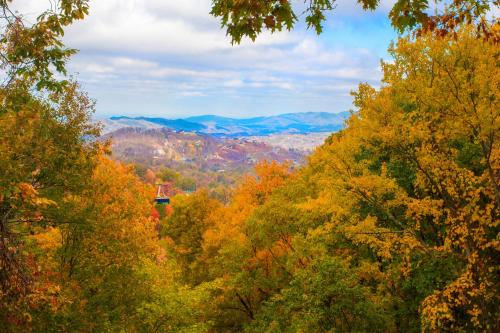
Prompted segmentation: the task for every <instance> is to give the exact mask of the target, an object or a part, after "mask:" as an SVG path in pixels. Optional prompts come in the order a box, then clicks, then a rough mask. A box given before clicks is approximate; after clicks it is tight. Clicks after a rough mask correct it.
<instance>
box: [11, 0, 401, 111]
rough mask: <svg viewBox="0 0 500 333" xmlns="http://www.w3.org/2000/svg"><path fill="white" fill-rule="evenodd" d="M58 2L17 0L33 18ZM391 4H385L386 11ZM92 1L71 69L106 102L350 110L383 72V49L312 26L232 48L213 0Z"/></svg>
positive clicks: (347, 10)
mask: <svg viewBox="0 0 500 333" xmlns="http://www.w3.org/2000/svg"><path fill="white" fill-rule="evenodd" d="M296 2H297V4H301V3H303V2H302V1H301V0H296ZM49 3H50V2H49V0H16V1H14V4H15V6H16V8H18V9H19V11H20V12H25V13H29V15H28V16H29V17H36V14H38V13H40V11H41V10H43V8H47V6H48V4H49ZM391 3H392V1H389V0H387V1H382V11H386V10H387V8H389V7H390V6H391ZM90 5H91V11H90V15H89V16H88V17H87V18H86V19H85V20H84V21H81V22H77V23H76V24H74V25H73V26H71V27H70V28H68V29H67V33H66V36H65V42H66V44H67V45H68V46H70V47H75V48H78V49H79V50H80V51H81V52H80V53H79V55H78V56H76V57H75V58H74V60H72V62H71V65H70V69H71V70H72V71H74V72H77V73H79V79H80V80H81V81H82V82H83V83H84V85H85V88H86V89H88V90H89V91H90V92H91V94H92V93H93V94H95V95H96V97H97V98H98V99H99V101H100V102H101V103H100V104H98V108H100V107H101V106H100V105H104V106H103V108H104V107H105V108H110V106H112V107H113V108H114V109H115V108H116V109H117V108H118V106H120V105H123V107H124V108H131V107H132V106H131V105H138V106H139V105H140V106H141V107H143V106H142V105H143V104H144V103H145V102H144V101H141V99H148V102H150V103H157V105H156V108H157V109H159V108H160V103H164V104H167V103H170V102H171V101H172V98H174V99H175V98H179V99H186V100H189V99H190V98H198V97H203V98H204V99H205V100H206V99H207V98H210V97H212V98H213V100H212V102H213V105H214V106H213V107H212V109H210V106H209V105H207V109H206V110H205V109H200V111H199V112H201V113H206V112H210V111H207V110H214V109H217V110H219V109H218V107H219V106H221V105H222V107H223V108H222V109H221V110H220V112H222V113H223V112H225V111H224V108H225V109H226V110H227V109H229V108H238V107H240V105H239V104H238V103H236V104H234V102H231V101H228V100H230V99H232V98H235V99H238V98H242V97H241V96H252V98H254V100H253V101H252V102H254V103H260V104H269V105H270V106H269V108H271V107H272V105H284V106H283V108H284V107H290V104H289V103H288V104H287V103H286V102H284V99H288V101H295V102H294V103H296V107H297V110H299V111H300V110H301V109H299V108H309V107H315V108H316V109H318V110H320V108H324V107H330V105H332V104H333V103H337V104H338V105H337V106H335V110H336V111H341V110H342V109H345V106H346V105H349V103H350V97H346V96H347V95H348V93H349V91H350V90H352V88H353V87H355V86H356V83H357V82H359V81H369V82H375V81H377V80H378V79H379V77H380V70H379V68H378V63H379V57H380V56H379V55H377V54H376V53H375V52H373V50H371V49H367V48H362V47H359V46H357V47H352V46H351V47H346V46H344V45H342V44H340V43H339V44H338V45H337V44H335V43H333V44H330V43H327V42H326V41H325V39H324V38H318V37H316V36H315V35H314V34H313V33H310V32H306V31H305V30H304V29H302V27H299V28H298V29H297V30H296V31H294V32H283V33H279V34H274V35H271V34H269V33H264V34H263V35H261V36H259V38H258V39H257V41H256V42H255V43H252V42H250V41H248V40H245V41H244V42H243V43H242V44H241V45H239V46H231V44H230V40H229V39H228V37H227V36H226V34H225V32H224V31H223V30H221V29H220V23H219V21H218V19H216V18H214V17H212V16H210V15H209V11H210V6H211V0H91V2H90ZM361 12H362V10H361V9H360V6H359V5H358V4H354V2H352V1H347V0H339V2H338V7H337V9H336V10H335V12H334V14H333V20H336V18H339V17H341V16H342V15H344V16H346V17H349V16H353V15H359V14H360V13H361ZM302 19H303V18H302ZM335 22H336V21H335ZM341 28H342V27H341ZM341 28H338V27H337V28H336V29H341ZM350 29H352V28H350ZM336 33H338V32H336ZM341 37H342V36H341ZM325 92H327V93H326V94H325ZM117 96H119V98H118V97H117ZM123 96H127V98H123ZM132 96H133V98H132ZM301 98H302V100H303V101H307V103H306V102H302V101H300V100H299V99H301ZM336 98H341V99H336ZM224 103H226V104H224ZM249 103H250V102H249ZM115 104H116V106H115ZM189 107H191V106H189ZM196 107H197V106H196ZM241 107H243V106H241ZM278 111H279V110H277V111H276V112H278ZM302 111H307V110H302ZM103 112H107V111H106V110H104V111H103ZM122 112H123V113H126V111H122ZM273 112H274V111H273ZM144 113H146V114H147V113H148V111H147V110H144Z"/></svg>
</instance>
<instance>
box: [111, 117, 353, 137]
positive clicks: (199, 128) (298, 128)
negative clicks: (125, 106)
mask: <svg viewBox="0 0 500 333" xmlns="http://www.w3.org/2000/svg"><path fill="white" fill-rule="evenodd" d="M349 115H350V113H349V112H340V113H328V112H303V113H288V114H281V115H278V116H269V117H254V118H245V119H238V118H228V117H220V116H215V115H203V116H195V117H188V118H184V119H166V118H149V117H135V118H131V117H111V118H110V119H109V120H107V121H106V122H105V123H104V124H105V126H109V127H110V128H116V127H133V126H134V124H136V125H137V127H144V126H148V127H149V126H155V127H166V128H169V129H172V130H175V131H185V132H196V133H205V134H211V135H217V136H254V135H269V134H277V133H301V134H304V133H314V132H336V131H339V130H341V129H342V128H343V127H344V122H345V120H346V119H347V118H348V117H349ZM148 124H149V125H148Z"/></svg>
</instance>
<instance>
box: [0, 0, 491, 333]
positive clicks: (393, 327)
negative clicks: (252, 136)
mask: <svg viewBox="0 0 500 333" xmlns="http://www.w3.org/2000/svg"><path fill="white" fill-rule="evenodd" d="M9 3H10V1H6V0H1V1H0V6H1V7H2V9H3V11H2V14H0V16H1V19H2V22H3V29H4V30H3V32H2V39H1V44H0V54H1V61H2V68H3V71H4V72H5V75H4V76H5V81H4V83H3V84H2V85H1V87H0V99H1V101H2V103H1V105H0V219H1V220H0V237H1V238H0V331H1V332H241V331H245V332H418V331H423V332H440V331H446V332H448V331H449V332H495V331H497V332H498V331H500V326H499V325H500V324H499V323H500V318H499V317H500V309H499V295H500V293H499V286H500V281H499V264H500V263H499V260H500V257H499V253H498V250H499V247H500V243H499V207H500V185H499V177H500V145H499V138H498V135H499V133H500V132H499V126H500V119H499V110H500V105H499V100H498V99H497V98H498V96H499V87H500V82H499V80H500V71H499V61H500V59H499V51H500V49H499V46H498V33H499V28H498V22H496V21H494V22H490V21H488V20H487V14H488V8H489V6H498V3H497V2H494V3H492V2H489V1H466V0H456V1H454V2H452V3H451V5H450V7H448V8H447V10H446V11H445V12H444V14H443V15H441V16H439V15H437V16H432V17H429V16H426V15H424V14H423V10H424V9H425V6H424V5H425V4H426V3H427V2H426V1H422V0H420V1H398V2H397V3H396V5H395V9H394V10H393V12H391V18H392V20H393V23H394V25H395V27H396V28H397V29H400V30H401V32H402V33H403V32H404V31H407V32H406V33H404V34H403V35H402V36H401V37H400V38H399V40H398V41H397V42H395V44H394V45H392V46H390V53H391V54H392V57H393V61H392V62H389V63H384V64H383V81H382V84H381V87H380V88H379V89H374V88H373V87H371V86H369V85H367V84H360V86H359V88H358V90H357V91H356V92H354V93H353V94H354V101H355V102H354V109H353V111H352V115H351V117H350V119H349V120H348V122H347V124H346V128H345V129H344V130H342V131H340V132H338V133H335V134H332V135H331V136H330V137H329V138H328V139H327V140H326V142H325V143H324V144H323V145H322V146H321V147H319V148H318V149H317V150H316V151H315V152H314V153H313V154H312V156H311V157H310V158H309V160H308V162H307V164H306V165H305V166H304V167H302V168H300V169H298V170H291V169H290V166H289V165H287V164H284V165H280V164H277V163H274V162H262V163H261V164H259V165H258V167H257V168H256V170H255V174H254V175H249V176H247V177H246V178H245V179H244V180H242V181H240V182H239V184H238V185H237V186H235V187H234V188H232V189H231V195H230V197H229V198H228V199H227V200H220V199H218V198H217V196H213V195H212V194H211V193H209V192H207V191H205V190H203V189H198V191H197V192H196V193H194V194H192V195H178V196H175V197H174V198H172V204H171V205H170V206H167V207H168V208H167V207H165V206H157V207H155V206H154V201H153V198H154V195H155V189H154V187H153V186H152V185H151V184H148V183H147V182H144V181H142V180H141V178H140V177H138V176H137V173H136V169H135V168H134V166H131V165H130V166H129V165H125V164H121V163H117V162H115V161H112V160H111V159H110V158H109V156H108V153H109V146H108V145H106V144H102V143H100V142H99V141H98V140H97V138H98V136H99V128H98V127H96V126H95V125H93V124H92V122H91V117H92V113H93V110H94V102H93V101H92V100H91V99H90V98H89V97H88V96H87V95H86V94H85V93H84V92H82V91H81V89H80V87H79V85H78V83H77V82H74V81H73V80H71V79H67V80H61V79H60V77H61V74H65V63H66V61H67V60H68V58H69V57H70V56H71V55H72V54H73V53H74V50H71V49H68V48H66V47H65V46H64V45H63V44H62V43H61V37H62V35H63V32H64V28H65V27H66V26H68V25H69V24H71V23H72V22H73V21H74V20H79V19H83V18H84V16H85V15H87V14H88V10H89V8H88V3H87V1H84V0H60V1H59V7H57V8H58V10H54V9H52V10H51V11H48V12H46V13H45V14H44V15H43V16H41V17H40V18H39V19H38V21H37V23H35V24H34V25H27V24H26V23H25V22H24V21H23V19H22V17H20V16H19V14H16V13H12V12H11V11H10V10H9ZM310 3H311V7H310V10H311V12H310V14H311V15H310V16H308V17H307V20H308V24H309V25H311V26H312V27H313V28H316V29H317V30H318V32H320V31H321V29H320V28H321V22H322V19H323V18H324V17H323V12H324V10H327V9H329V6H331V5H332V3H331V2H330V1H319V0H312V1H310ZM361 3H362V5H363V6H365V7H366V8H367V9H370V8H374V7H376V6H377V4H378V2H377V1H361ZM252 4H253V5H252ZM263 4H265V5H263ZM405 6H406V7H405ZM212 14H213V15H216V16H218V17H221V21H222V24H223V26H224V27H226V28H227V29H228V33H229V35H230V36H231V37H232V38H233V42H239V40H240V39H241V38H242V37H245V36H248V37H251V38H256V37H257V35H258V33H259V32H261V30H263V29H270V30H273V31H274V30H276V31H278V30H281V29H286V28H292V26H293V23H294V22H295V20H296V17H295V14H294V12H293V10H292V7H291V5H290V3H289V2H288V1H257V0H253V1H242V2H233V1H227V0H225V1H220V0H219V1H214V9H213V12H212ZM207 15H208V13H207ZM149 177H150V178H151V177H158V178H162V177H163V178H167V177H175V176H172V175H169V172H164V174H158V175H153V176H151V175H149ZM151 182H153V180H151Z"/></svg>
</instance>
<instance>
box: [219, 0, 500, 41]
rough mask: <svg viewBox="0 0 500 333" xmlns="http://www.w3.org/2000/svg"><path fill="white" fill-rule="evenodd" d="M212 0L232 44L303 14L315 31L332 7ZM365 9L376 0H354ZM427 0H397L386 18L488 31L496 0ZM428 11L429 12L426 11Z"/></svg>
mask: <svg viewBox="0 0 500 333" xmlns="http://www.w3.org/2000/svg"><path fill="white" fill-rule="evenodd" d="M303 2H304V4H303V5H302V4H301V3H300V2H298V3H297V2H295V1H290V0H213V1H212V11H211V14H212V15H213V16H215V17H218V18H219V19H220V21H221V26H222V27H223V28H225V29H226V32H227V34H228V35H229V36H230V37H231V41H232V43H233V44H235V43H236V44H239V43H240V42H241V40H242V38H243V37H248V38H250V39H251V40H253V41H254V40H255V39H256V38H257V36H258V35H259V34H261V33H262V32H263V31H264V30H268V31H270V32H276V31H283V30H291V29H293V28H294V26H295V25H296V24H297V23H298V22H299V19H300V18H301V17H304V18H305V23H306V25H307V27H308V28H311V29H314V30H315V31H316V33H317V34H320V33H321V32H322V31H323V24H324V22H325V20H326V15H327V14H328V12H330V11H334V9H335V7H336V1H335V0H304V1H303ZM357 2H358V4H359V5H360V6H361V7H362V8H363V9H364V10H365V11H373V10H375V9H377V8H378V7H379V6H380V0H358V1H357ZM431 4H434V2H433V1H429V0H398V1H396V3H395V4H394V6H393V7H392V9H391V11H390V13H389V18H390V20H391V23H392V25H393V27H394V28H395V29H396V30H398V31H399V32H400V33H403V32H405V31H416V32H417V33H421V32H423V31H434V30H436V31H438V33H439V34H445V33H447V32H451V31H454V30H455V29H456V28H457V27H458V26H459V25H461V24H463V23H468V24H470V23H477V27H478V32H480V33H481V34H486V35H488V34H491V33H492V32H490V29H489V24H488V22H487V20H486V19H485V15H486V14H487V13H488V11H489V10H490V9H492V8H493V7H498V5H499V2H498V1H497V0H494V1H491V0H454V1H452V2H451V3H450V2H446V1H443V0H436V2H435V4H436V6H438V7H439V6H440V7H442V9H441V10H440V11H438V12H436V13H433V11H432V10H431V9H430V5H431ZM430 13H432V14H430Z"/></svg>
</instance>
